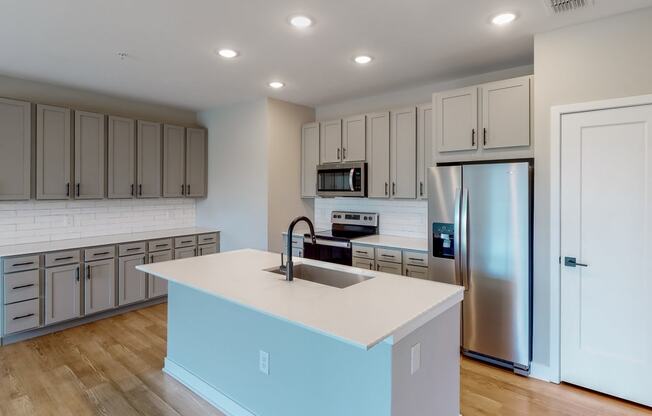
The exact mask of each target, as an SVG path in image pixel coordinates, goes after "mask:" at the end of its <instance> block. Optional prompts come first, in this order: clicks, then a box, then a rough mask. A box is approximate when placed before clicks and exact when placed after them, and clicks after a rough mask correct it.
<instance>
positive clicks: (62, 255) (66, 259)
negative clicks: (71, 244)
mask: <svg viewBox="0 0 652 416" xmlns="http://www.w3.org/2000/svg"><path fill="white" fill-rule="evenodd" d="M73 263H79V250H70V251H59V252H57V253H48V254H46V255H45V267H52V266H63V265H65V264H73Z"/></svg>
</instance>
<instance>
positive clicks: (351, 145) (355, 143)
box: [342, 115, 367, 162]
mask: <svg viewBox="0 0 652 416" xmlns="http://www.w3.org/2000/svg"><path fill="white" fill-rule="evenodd" d="M365 122H366V117H365V116H364V115H359V116H353V117H348V118H345V119H344V120H342V161H344V162H357V161H364V160H366V158H367V154H366V143H365V140H366V135H365V129H366V123H365Z"/></svg>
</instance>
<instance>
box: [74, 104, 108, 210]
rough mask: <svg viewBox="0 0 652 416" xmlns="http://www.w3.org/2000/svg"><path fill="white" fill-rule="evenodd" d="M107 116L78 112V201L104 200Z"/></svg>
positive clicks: (76, 193) (76, 144) (76, 189)
mask: <svg viewBox="0 0 652 416" xmlns="http://www.w3.org/2000/svg"><path fill="white" fill-rule="evenodd" d="M104 118H105V117H104V114H96V113H87V112H85V111H75V198H76V199H102V198H104V160H105V159H104V148H105V134H106V132H105V130H104Z"/></svg>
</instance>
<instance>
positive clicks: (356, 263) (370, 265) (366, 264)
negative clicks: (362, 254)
mask: <svg viewBox="0 0 652 416" xmlns="http://www.w3.org/2000/svg"><path fill="white" fill-rule="evenodd" d="M352 265H353V267H359V268H361V269H369V270H373V269H374V261H373V260H369V259H361V258H358V257H354V258H353V264H352Z"/></svg>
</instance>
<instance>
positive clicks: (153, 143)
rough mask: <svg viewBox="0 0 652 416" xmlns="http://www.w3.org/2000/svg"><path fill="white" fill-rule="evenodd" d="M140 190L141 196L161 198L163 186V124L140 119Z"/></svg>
mask: <svg viewBox="0 0 652 416" xmlns="http://www.w3.org/2000/svg"><path fill="white" fill-rule="evenodd" d="M136 141H137V143H138V147H137V151H136V154H137V155H138V163H137V169H138V190H137V191H138V192H137V195H138V197H139V198H160V197H161V195H162V190H163V188H162V186H163V180H162V179H163V147H162V146H163V141H162V136H161V125H160V124H159V123H151V122H148V121H138V132H137V138H136Z"/></svg>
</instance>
